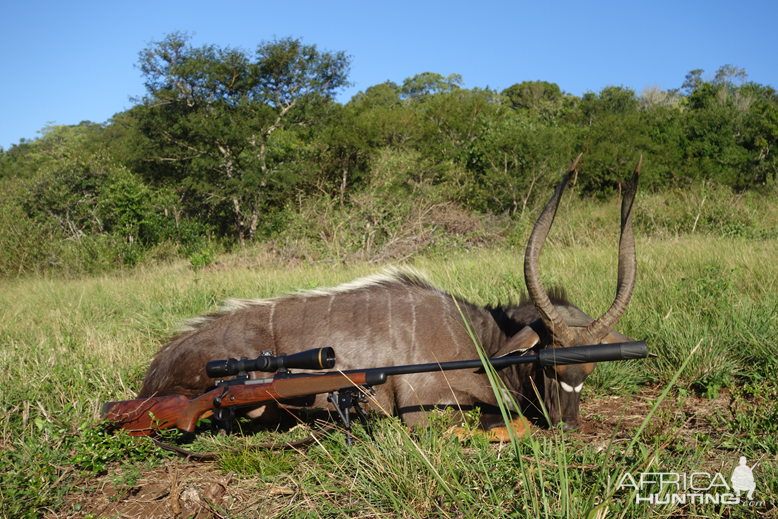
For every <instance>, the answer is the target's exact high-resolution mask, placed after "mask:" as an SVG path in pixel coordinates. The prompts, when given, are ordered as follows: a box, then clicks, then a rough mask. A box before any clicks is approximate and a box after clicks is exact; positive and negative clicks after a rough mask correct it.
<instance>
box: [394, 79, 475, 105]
mask: <svg viewBox="0 0 778 519" xmlns="http://www.w3.org/2000/svg"><path fill="white" fill-rule="evenodd" d="M463 84H464V81H462V76H461V75H459V74H451V75H449V76H447V77H443V76H442V75H440V74H436V73H435V72H423V73H421V74H416V75H415V76H413V77H409V78H406V79H405V81H403V84H402V86H401V87H400V98H401V99H403V100H408V101H411V100H413V101H423V100H425V99H426V98H427V97H429V96H431V95H434V94H439V93H449V92H454V91H455V90H458V89H459V88H460V87H461V86H462V85H463Z"/></svg>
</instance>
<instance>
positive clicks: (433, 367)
mask: <svg viewBox="0 0 778 519" xmlns="http://www.w3.org/2000/svg"><path fill="white" fill-rule="evenodd" d="M646 357H648V348H647V347H646V341H634V342H617V343H613V344H595V345H590V346H570V347H568V348H547V349H543V350H539V351H538V353H537V354H530V355H509V356H506V357H496V358H490V359H488V361H489V364H491V365H492V367H493V368H494V369H501V368H505V367H507V366H513V365H514V364H531V363H533V362H538V363H539V364H540V365H541V366H553V365H563V364H585V363H588V362H607V361H614V360H629V359H644V358H646ZM483 367H484V363H483V361H482V360H481V359H473V360H460V361H453V362H440V363H437V362H432V363H429V364H409V365H406V366H387V367H383V368H371V369H367V370H364V369H354V370H349V371H344V372H343V373H344V374H346V375H349V374H352V373H364V372H365V371H375V372H381V373H384V374H385V375H386V376H387V377H389V376H393V375H409V374H412V373H429V372H435V371H451V370H455V369H478V368H483Z"/></svg>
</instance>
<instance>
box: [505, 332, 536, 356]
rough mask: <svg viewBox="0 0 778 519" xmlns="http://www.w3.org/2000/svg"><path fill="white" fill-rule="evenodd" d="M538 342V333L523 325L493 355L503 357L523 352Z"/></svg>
mask: <svg viewBox="0 0 778 519" xmlns="http://www.w3.org/2000/svg"><path fill="white" fill-rule="evenodd" d="M539 342H540V337H539V336H538V334H537V333H535V331H534V330H533V329H532V328H530V327H529V326H525V327H524V328H522V329H521V331H520V332H519V333H517V334H516V335H514V336H513V337H511V338H510V339H508V342H506V343H505V346H503V347H502V349H501V350H500V351H498V352H497V353H496V354H495V355H494V356H495V357H505V356H507V355H510V354H512V353H524V352H525V351H527V350H528V349H530V348H532V347H533V346H534V345H536V344H537V343H539Z"/></svg>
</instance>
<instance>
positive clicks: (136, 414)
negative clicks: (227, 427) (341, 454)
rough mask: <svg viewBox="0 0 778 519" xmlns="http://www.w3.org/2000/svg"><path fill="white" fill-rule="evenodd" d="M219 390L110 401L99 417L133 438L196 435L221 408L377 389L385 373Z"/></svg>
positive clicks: (307, 376) (298, 377)
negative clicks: (171, 431)
mask: <svg viewBox="0 0 778 519" xmlns="http://www.w3.org/2000/svg"><path fill="white" fill-rule="evenodd" d="M252 382H254V381H252V380H246V381H245V382H244V383H243V384H236V385H228V386H221V387H217V388H216V389H214V390H212V391H209V392H207V393H205V394H203V395H200V396H199V397H197V398H195V399H194V400H189V399H188V398H186V397H185V396H182V395H173V396H157V397H152V398H140V399H137V400H127V401H123V402H107V403H106V404H104V405H103V409H102V413H101V416H100V418H101V419H102V420H110V421H112V422H114V423H115V424H116V425H118V426H119V427H121V428H122V429H125V430H126V431H128V432H129V433H130V434H131V435H133V436H148V435H150V434H152V433H153V432H154V431H155V430H159V429H167V428H170V427H178V428H179V429H181V430H183V431H188V432H194V429H195V425H196V424H197V420H199V419H200V418H201V417H203V415H204V414H205V413H206V412H208V411H213V410H214V409H218V408H219V407H222V406H224V407H231V408H238V407H245V406H255V405H261V404H262V403H263V402H272V401H278V400H283V399H286V398H295V397H301V396H307V395H312V394H319V393H329V392H332V391H338V390H340V389H343V388H350V387H354V386H362V385H367V386H375V385H379V384H383V383H384V382H386V374H385V373H383V372H375V371H374V370H362V371H359V372H350V373H348V374H344V373H339V372H333V373H326V374H323V375H316V374H300V375H292V376H289V377H284V378H276V379H273V380H272V381H270V382H259V383H252Z"/></svg>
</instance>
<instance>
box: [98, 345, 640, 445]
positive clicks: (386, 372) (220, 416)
mask: <svg viewBox="0 0 778 519" xmlns="http://www.w3.org/2000/svg"><path fill="white" fill-rule="evenodd" d="M272 355H273V352H269V351H263V352H262V355H261V356H260V357H257V358H256V359H253V360H247V359H245V358H244V359H240V360H237V359H227V360H214V361H211V362H209V363H208V364H207V365H206V367H205V371H206V373H207V375H208V376H209V377H211V378H216V379H218V378H222V377H231V376H235V378H234V379H232V380H219V381H217V382H216V383H215V384H214V385H215V386H216V387H215V389H213V390H211V391H208V392H207V393H205V394H203V395H201V396H199V397H197V398H195V399H193V400H189V399H188V398H186V397H185V396H183V395H174V396H158V397H152V398H141V399H137V400H127V401H123V402H107V403H106V404H104V405H103V409H102V414H101V418H102V419H103V420H109V421H111V422H114V423H115V424H116V425H117V426H119V427H121V428H123V429H125V430H127V431H128V432H129V433H130V434H131V435H133V436H147V435H150V434H152V433H153V432H154V431H156V430H159V429H166V428H169V427H174V426H175V427H178V428H179V429H181V430H183V431H187V432H194V430H195V426H196V424H197V421H198V420H199V419H200V418H201V417H203V415H204V414H205V413H206V412H209V411H210V412H212V413H213V415H214V418H215V419H216V420H218V421H219V422H221V423H224V424H229V421H230V420H231V418H232V417H233V415H234V412H235V409H239V408H241V407H248V406H258V405H262V404H263V403H268V402H274V401H276V402H284V401H288V400H289V399H296V398H300V397H308V396H314V397H315V395H319V394H324V393H327V395H328V400H329V401H330V402H331V403H332V404H333V406H334V407H335V410H336V411H337V412H338V415H339V416H340V418H341V420H342V421H343V424H344V426H345V429H346V432H347V436H346V438H347V442H348V443H349V444H350V443H351V442H350V440H351V437H350V435H349V434H348V432H349V431H350V428H351V418H350V411H349V410H350V409H351V408H352V407H353V408H354V411H355V412H356V413H357V415H358V416H359V417H360V419H362V420H363V421H364V422H365V423H367V415H366V414H365V411H364V410H363V409H362V407H360V405H359V404H360V403H366V402H367V397H366V395H367V394H369V393H370V392H371V391H372V388H373V386H378V385H380V384H383V383H385V382H386V380H387V377H390V376H395V375H408V374H411V373H429V372H435V371H449V370H455V369H478V368H483V367H484V362H483V361H482V360H481V359H473V360H463V361H454V362H441V363H430V364H411V365H407V366H387V367H383V368H370V369H354V370H348V371H330V372H325V373H292V372H290V371H289V370H290V369H307V370H320V369H332V368H333V367H334V366H335V350H333V349H332V348H317V349H313V350H307V351H304V352H301V353H296V354H293V355H284V354H281V355H279V356H278V357H273V356H272ZM647 356H648V350H647V348H646V343H645V341H638V342H622V343H614V344H598V345H591V346H571V347H567V348H547V349H542V350H539V351H538V353H536V354H524V355H521V356H507V357H501V358H491V359H487V360H488V362H489V363H490V364H491V365H492V367H493V368H494V369H500V368H504V367H507V366H512V365H514V364H529V363H534V362H537V363H539V364H540V365H541V366H552V365H562V364H584V363H588V362H607V361H615V360H627V359H642V358H646V357H647ZM253 371H261V372H269V373H275V375H274V376H273V378H265V379H251V378H249V375H248V373H249V372H253Z"/></svg>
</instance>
